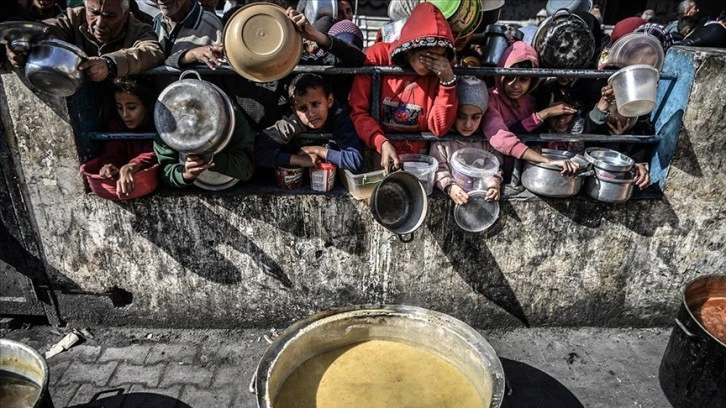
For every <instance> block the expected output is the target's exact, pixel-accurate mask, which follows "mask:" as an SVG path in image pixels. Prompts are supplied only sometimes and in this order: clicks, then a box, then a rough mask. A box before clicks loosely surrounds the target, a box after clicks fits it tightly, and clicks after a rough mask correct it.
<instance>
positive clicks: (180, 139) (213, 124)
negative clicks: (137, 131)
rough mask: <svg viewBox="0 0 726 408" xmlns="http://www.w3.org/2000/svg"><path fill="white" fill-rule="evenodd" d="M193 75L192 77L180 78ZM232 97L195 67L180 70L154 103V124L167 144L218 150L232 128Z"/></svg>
mask: <svg viewBox="0 0 726 408" xmlns="http://www.w3.org/2000/svg"><path fill="white" fill-rule="evenodd" d="M189 75H193V76H196V79H184V78H185V77H187V76H189ZM234 124H235V123H234V110H233V108H232V101H231V100H230V99H229V97H228V96H227V94H225V93H224V91H222V90H221V89H219V87H217V86H216V85H214V84H212V83H210V82H207V81H202V78H201V77H200V76H199V73H197V72H196V71H184V72H182V74H181V75H180V76H179V81H176V82H174V83H172V84H171V85H169V86H167V87H166V88H164V90H163V91H161V94H160V95H159V98H158V99H157V100H156V105H155V106H154V125H155V126H156V131H157V132H159V136H160V137H161V139H162V140H163V141H164V143H166V144H167V145H168V146H169V147H170V148H172V149H174V150H176V151H178V152H181V153H186V154H196V155H202V156H204V155H208V154H213V153H219V152H220V151H222V150H223V149H224V148H225V147H226V146H227V143H229V140H230V139H231V137H232V132H234Z"/></svg>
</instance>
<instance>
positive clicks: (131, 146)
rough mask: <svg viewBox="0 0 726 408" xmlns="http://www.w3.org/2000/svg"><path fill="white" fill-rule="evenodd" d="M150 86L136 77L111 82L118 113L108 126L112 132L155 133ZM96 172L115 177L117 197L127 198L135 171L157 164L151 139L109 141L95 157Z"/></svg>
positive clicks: (106, 176) (129, 194)
mask: <svg viewBox="0 0 726 408" xmlns="http://www.w3.org/2000/svg"><path fill="white" fill-rule="evenodd" d="M150 89H151V85H150V84H148V83H147V82H146V81H143V80H142V79H140V78H138V79H135V78H132V77H124V78H116V79H115V80H114V81H113V90H114V93H113V96H114V100H115V102H116V112H117V113H118V116H117V117H115V118H113V119H112V120H111V122H110V123H109V125H108V130H109V131H111V132H155V130H154V123H153V120H152V118H151V112H152V109H153V104H154V100H155V98H154V96H153V95H152V94H151V92H150ZM96 160H98V166H99V167H100V170H99V171H98V175H99V176H101V177H103V178H105V179H113V178H118V179H117V180H116V195H117V196H118V198H119V199H126V198H130V196H131V194H132V193H133V192H134V189H135V188H136V186H135V184H134V173H137V172H139V171H141V170H143V169H146V168H150V167H152V166H154V165H155V164H156V155H154V149H153V145H152V142H151V141H150V140H123V141H122V140H111V141H108V142H106V144H105V145H104V147H103V153H102V154H101V156H99V157H98V159H96Z"/></svg>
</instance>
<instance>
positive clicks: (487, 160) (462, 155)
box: [450, 147, 499, 193]
mask: <svg viewBox="0 0 726 408" xmlns="http://www.w3.org/2000/svg"><path fill="white" fill-rule="evenodd" d="M450 164H451V175H452V176H453V177H454V180H455V181H456V184H458V185H459V187H461V188H462V190H464V191H466V192H467V193H468V192H470V191H474V190H486V189H487V188H486V179H487V178H489V177H491V176H493V175H494V174H495V173H496V172H497V170H498V169H499V160H498V159H497V158H496V156H494V155H493V154H491V153H489V152H488V151H486V150H483V149H477V148H475V147H465V148H463V149H459V150H457V151H455V152H454V154H453V155H451V160H450Z"/></svg>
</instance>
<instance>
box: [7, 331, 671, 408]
mask: <svg viewBox="0 0 726 408" xmlns="http://www.w3.org/2000/svg"><path fill="white" fill-rule="evenodd" d="M91 332H92V333H93V335H94V338H93V339H87V340H86V341H85V342H84V343H83V344H80V345H76V346H74V347H72V348H71V349H69V350H67V351H65V352H63V353H61V354H58V355H56V356H54V357H51V358H49V359H48V365H49V367H50V372H51V378H50V392H51V395H52V398H53V402H54V404H55V406H56V407H74V408H81V407H83V408H86V407H125V408H145V407H150V408H151V407H154V408H172V407H177V408H210V407H251V408H254V407H256V406H257V405H256V398H255V395H254V394H252V393H251V392H250V391H249V386H250V380H251V378H252V375H253V373H254V371H255V368H256V366H257V362H258V361H259V359H260V357H261V356H262V354H263V353H264V351H265V349H266V348H267V346H268V342H267V340H266V339H265V337H267V338H270V337H271V335H272V332H271V331H270V330H260V329H246V330H186V329H143V328H128V327H119V328H99V329H91ZM63 334H64V333H61V332H59V331H58V330H54V329H52V328H49V327H32V328H29V329H23V330H7V329H5V330H0V337H6V338H9V339H12V340H17V341H21V342H24V343H26V344H28V345H30V346H32V347H35V348H36V349H37V350H40V351H41V352H44V351H46V350H48V349H49V348H50V346H51V345H52V344H54V343H55V342H57V341H58V340H60V339H61V338H62V336H63ZM482 334H483V335H484V337H485V338H486V339H487V340H488V341H489V343H490V344H491V345H492V346H493V347H494V349H495V350H496V351H497V354H498V355H499V357H500V358H501V360H502V363H503V365H504V370H505V373H506V375H507V379H508V382H509V384H510V385H511V390H510V394H509V395H508V396H507V397H506V398H505V401H504V404H503V407H544V408H546V407H553V408H554V407H557V408H577V407H618V408H620V407H658V408H661V407H668V406H670V405H669V404H668V402H667V401H666V399H665V397H664V395H663V393H662V391H661V389H660V386H659V383H658V365H659V363H660V359H661V357H662V355H663V351H664V350H665V346H666V344H667V342H668V338H669V336H670V329H669V328H666V329H661V328H651V329H622V328H618V329H614V328H531V329H526V328H521V329H515V330H508V331H482Z"/></svg>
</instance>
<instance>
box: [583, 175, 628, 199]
mask: <svg viewBox="0 0 726 408" xmlns="http://www.w3.org/2000/svg"><path fill="white" fill-rule="evenodd" d="M634 176H635V175H634V173H633V172H629V173H628V177H627V178H625V179H612V178H604V177H601V176H598V175H597V174H595V175H593V176H592V177H588V178H587V181H586V182H585V188H584V189H585V194H587V195H588V196H589V197H590V198H594V199H596V200H598V201H602V202H604V203H622V202H625V201H628V200H629V199H630V196H631V195H632V194H633V182H634Z"/></svg>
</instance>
